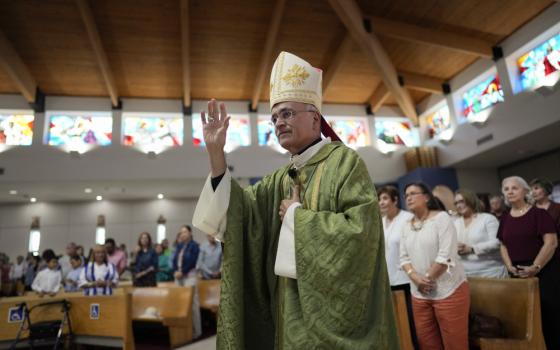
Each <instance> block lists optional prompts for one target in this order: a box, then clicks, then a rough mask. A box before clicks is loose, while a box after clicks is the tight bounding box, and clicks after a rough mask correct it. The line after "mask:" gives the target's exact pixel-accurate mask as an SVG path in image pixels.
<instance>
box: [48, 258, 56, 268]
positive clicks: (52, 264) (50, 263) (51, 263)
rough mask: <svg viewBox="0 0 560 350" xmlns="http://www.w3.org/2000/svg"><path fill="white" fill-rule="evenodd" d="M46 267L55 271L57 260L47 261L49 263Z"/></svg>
mask: <svg viewBox="0 0 560 350" xmlns="http://www.w3.org/2000/svg"><path fill="white" fill-rule="evenodd" d="M47 267H48V268H49V269H51V270H55V269H56V268H57V267H58V260H57V259H51V260H49V262H48V263H47Z"/></svg>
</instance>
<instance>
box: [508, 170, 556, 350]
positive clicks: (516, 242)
mask: <svg viewBox="0 0 560 350" xmlns="http://www.w3.org/2000/svg"><path fill="white" fill-rule="evenodd" d="M530 191H531V189H530V187H529V185H528V184H527V182H525V180H524V179H523V178H521V177H519V176H511V177H508V178H505V179H504V181H502V192H503V193H504V196H505V197H506V200H507V202H508V203H509V205H510V206H511V210H510V211H509V213H505V214H504V215H503V217H502V219H501V220H500V228H499V229H498V239H499V240H500V242H501V246H500V251H501V253H502V259H503V260H504V263H505V264H506V267H507V269H508V271H509V272H510V274H511V275H512V276H513V277H519V278H528V277H538V278H539V289H540V294H541V295H540V296H541V318H542V327H543V334H544V340H545V342H546V346H547V348H548V349H560V336H559V335H560V299H559V298H558V295H560V255H559V254H558V251H557V249H556V248H557V246H558V238H557V232H556V226H555V224H554V221H553V220H552V217H551V216H550V214H548V213H547V212H546V210H544V209H540V208H537V207H535V206H532V205H531V197H530Z"/></svg>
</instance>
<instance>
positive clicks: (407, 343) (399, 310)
mask: <svg viewBox="0 0 560 350" xmlns="http://www.w3.org/2000/svg"><path fill="white" fill-rule="evenodd" d="M391 294H392V296H393V310H394V312H395V320H396V321H397V333H398V335H399V342H400V344H401V350H412V349H414V346H413V345H412V336H411V334H410V326H409V323H408V319H409V315H408V309H407V308H406V298H405V295H404V291H402V290H394V291H392V292H391ZM410 317H412V315H410Z"/></svg>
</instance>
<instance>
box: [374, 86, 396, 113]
mask: <svg viewBox="0 0 560 350" xmlns="http://www.w3.org/2000/svg"><path fill="white" fill-rule="evenodd" d="M389 96H391V94H390V93H389V90H387V87H386V86H385V84H383V82H380V83H379V84H378V85H377V88H376V89H375V91H374V92H373V95H371V97H370V98H369V106H370V108H371V111H372V112H373V113H377V111H378V110H379V108H381V106H383V104H384V103H385V101H387V99H388V98H389Z"/></svg>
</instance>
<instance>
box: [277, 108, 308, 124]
mask: <svg viewBox="0 0 560 350" xmlns="http://www.w3.org/2000/svg"><path fill="white" fill-rule="evenodd" d="M306 112H312V111H295V110H293V109H283V110H281V111H280V112H278V113H275V114H273V115H272V117H270V123H271V124H272V125H273V126H275V125H276V123H277V122H278V120H280V119H282V120H283V121H288V120H291V119H293V118H294V117H295V116H296V114H298V113H306Z"/></svg>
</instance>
